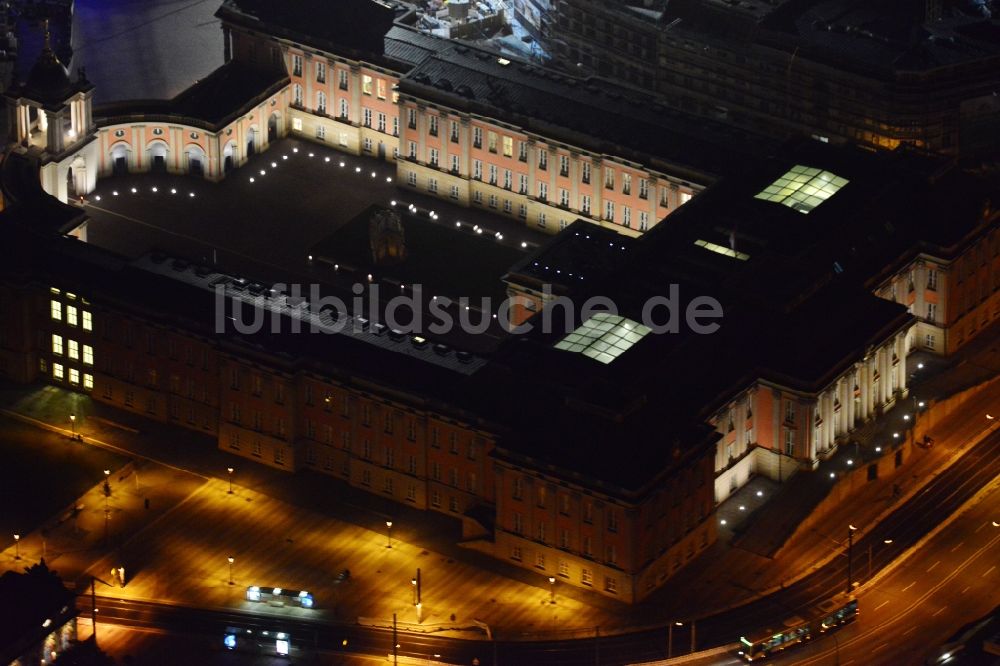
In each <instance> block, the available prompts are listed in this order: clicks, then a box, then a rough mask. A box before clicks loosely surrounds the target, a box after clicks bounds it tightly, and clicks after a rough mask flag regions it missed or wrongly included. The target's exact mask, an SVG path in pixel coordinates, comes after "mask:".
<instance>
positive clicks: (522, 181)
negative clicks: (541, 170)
mask: <svg viewBox="0 0 1000 666" xmlns="http://www.w3.org/2000/svg"><path fill="white" fill-rule="evenodd" d="M517 191H518V193H519V194H527V193H528V177H527V176H526V175H524V174H523V173H522V174H521V175H520V177H519V182H518V189H517Z"/></svg>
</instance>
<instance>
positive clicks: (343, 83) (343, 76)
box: [340, 69, 347, 90]
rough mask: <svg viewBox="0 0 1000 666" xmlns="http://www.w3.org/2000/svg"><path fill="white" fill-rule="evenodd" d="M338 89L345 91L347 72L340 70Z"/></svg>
mask: <svg viewBox="0 0 1000 666" xmlns="http://www.w3.org/2000/svg"><path fill="white" fill-rule="evenodd" d="M340 89H341V90H347V70H346V69H342V70H340Z"/></svg>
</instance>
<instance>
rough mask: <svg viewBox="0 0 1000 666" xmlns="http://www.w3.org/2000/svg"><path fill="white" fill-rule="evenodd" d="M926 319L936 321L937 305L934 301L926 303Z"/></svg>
mask: <svg viewBox="0 0 1000 666" xmlns="http://www.w3.org/2000/svg"><path fill="white" fill-rule="evenodd" d="M927 320H928V321H936V320H937V305H935V304H934V303H928V304H927Z"/></svg>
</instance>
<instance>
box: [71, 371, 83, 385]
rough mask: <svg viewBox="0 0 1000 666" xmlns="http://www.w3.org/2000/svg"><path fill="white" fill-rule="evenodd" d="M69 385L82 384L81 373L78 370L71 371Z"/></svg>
mask: <svg viewBox="0 0 1000 666" xmlns="http://www.w3.org/2000/svg"><path fill="white" fill-rule="evenodd" d="M69 383H70V384H79V383H80V371H79V370H77V369H76V368H70V369H69Z"/></svg>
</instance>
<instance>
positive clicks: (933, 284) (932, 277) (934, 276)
mask: <svg viewBox="0 0 1000 666" xmlns="http://www.w3.org/2000/svg"><path fill="white" fill-rule="evenodd" d="M937 282H938V273H937V271H936V270H934V269H933V268H930V269H928V270H927V288H928V289H930V290H931V291H936V290H937Z"/></svg>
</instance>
